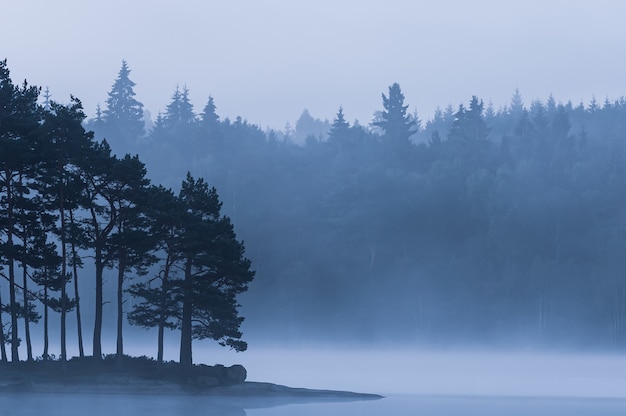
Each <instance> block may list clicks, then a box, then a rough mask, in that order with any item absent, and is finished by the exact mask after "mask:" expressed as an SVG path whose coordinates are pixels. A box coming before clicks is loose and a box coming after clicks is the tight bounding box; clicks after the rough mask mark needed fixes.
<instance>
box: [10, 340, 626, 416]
mask: <svg viewBox="0 0 626 416" xmlns="http://www.w3.org/2000/svg"><path fill="white" fill-rule="evenodd" d="M135 348H136V349H137V350H138V351H139V350H142V351H145V347H144V346H141V345H139V344H134V345H130V346H129V349H130V351H129V352H130V353H131V354H132V353H133V352H134V350H135ZM194 354H195V356H196V357H197V361H198V362H202V363H207V364H213V363H222V364H225V365H230V364H234V363H242V364H243V365H244V366H245V367H246V368H247V370H248V380H249V381H262V382H272V383H277V384H284V385H289V386H292V387H306V388H319V389H336V390H349V391H357V392H367V393H377V394H382V395H384V396H385V399H382V400H376V401H360V402H344V403H299V404H284V405H280V402H276V401H272V400H267V401H258V400H257V401H252V402H251V401H245V400H241V399H235V400H234V401H233V400H232V399H231V400H226V399H223V398H208V397H197V396H159V397H152V396H150V397H149V398H147V397H141V396H139V397H133V396H131V395H128V396H125V395H78V396H75V395H74V396H72V397H71V398H69V397H63V396H58V395H35V396H29V395H17V396H15V395H9V396H3V395H0V406H2V408H3V409H12V410H11V411H10V413H4V412H3V414H7V415H14V416H21V415H34V414H41V412H44V411H47V412H48V414H52V415H84V414H86V413H88V414H90V415H92V416H98V415H105V414H106V415H111V414H120V415H121V414H137V415H144V414H145V415H148V414H149V415H154V416H161V415H163V416H165V415H187V416H189V415H192V416H193V415H200V414H202V415H207V414H208V415H220V416H231V415H237V416H243V415H249V416H252V415H257V416H282V415H294V414H298V415H305V416H308V415H342V416H353V415H354V416H356V415H359V416H364V415H365V416H369V415H371V416H374V415H381V414H388V415H414V414H416V413H415V412H419V413H420V414H428V415H430V416H441V415H458V416H471V415H481V416H484V415H514V416H517V415H519V416H521V415H533V416H537V415H568V416H571V415H581V416H582V415H602V416H605V415H620V414H624V412H625V411H626V390H625V389H624V384H625V381H626V376H625V374H626V358H625V357H623V356H619V355H612V354H591V353H589V354H585V353H555V352H541V351H503V350H499V351H498V350H460V349H455V350H433V349H431V350H426V349H401V348H364V347H359V346H355V347H352V348H348V347H345V346H342V347H333V346H328V345H326V346H311V347H299V348H278V347H275V348H269V347H258V348H252V349H250V350H249V351H247V352H244V353H234V352H230V351H228V350H226V349H219V348H216V347H214V346H212V345H210V344H207V343H199V344H198V345H197V346H196V348H195V350H194ZM24 397H28V400H24V399H23V398H24ZM25 402H26V404H25ZM50 410H51V413H50Z"/></svg>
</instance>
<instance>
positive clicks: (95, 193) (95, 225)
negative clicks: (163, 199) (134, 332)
mask: <svg viewBox="0 0 626 416" xmlns="http://www.w3.org/2000/svg"><path fill="white" fill-rule="evenodd" d="M116 162H117V159H116V158H115V157H113V156H111V148H110V147H109V145H108V143H107V142H106V141H104V142H102V143H97V142H96V143H94V144H93V147H92V148H91V149H90V151H89V152H88V153H87V154H86V155H85V157H84V159H83V161H82V164H81V166H80V177H81V180H82V181H83V182H84V183H85V185H86V186H85V187H84V189H83V198H82V200H83V201H84V202H83V203H84V204H85V205H84V209H85V210H87V212H88V215H87V216H86V217H85V218H82V219H81V225H82V227H83V232H84V233H85V235H86V239H85V246H86V247H88V248H91V249H93V251H94V253H93V254H94V265H95V269H96V270H95V273H96V275H95V286H96V296H95V305H94V309H95V313H94V330H93V356H94V358H95V359H97V360H100V359H102V307H103V304H104V300H103V283H104V280H103V271H104V267H105V266H106V258H105V254H106V251H105V250H106V248H107V247H106V244H107V240H108V238H109V235H110V234H111V232H112V231H113V229H114V227H115V225H116V222H117V215H118V212H117V207H116V205H115V203H114V201H113V200H112V198H111V193H112V191H114V190H115V188H116V187H117V186H118V185H117V184H116V182H115V175H114V165H115V164H116Z"/></svg>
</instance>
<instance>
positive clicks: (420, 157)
mask: <svg viewBox="0 0 626 416" xmlns="http://www.w3.org/2000/svg"><path fill="white" fill-rule="evenodd" d="M3 71H4V72H3V75H2V76H3V81H2V82H3V84H2V91H5V90H7V91H8V90H11V91H14V93H13V94H14V95H15V96H16V97H18V98H11V99H13V100H15V101H9V102H14V104H15V106H16V107H15V108H22V107H20V106H23V107H24V109H23V110H20V111H19V113H20V114H22V113H24V114H27V116H26V117H25V118H24V117H22V116H20V118H19V120H18V121H19V123H18V122H17V121H16V125H15V126H9V125H7V124H5V121H4V118H3V119H2V121H0V142H1V143H2V146H3V148H2V149H1V150H0V158H1V159H2V160H1V163H2V166H3V171H2V177H1V178H0V192H1V193H0V196H1V198H2V200H1V201H0V203H1V207H0V209H1V212H0V217H1V221H2V228H1V233H0V237H1V238H2V239H3V240H2V246H1V247H2V250H3V252H2V259H3V270H2V276H4V277H5V279H4V280H5V281H3V282H0V295H1V296H2V299H1V301H0V303H1V304H2V310H1V312H2V313H1V314H0V317H2V319H3V322H5V321H6V319H7V318H8V319H9V320H8V322H7V323H6V324H4V325H3V327H4V328H6V331H5V333H4V334H3V336H4V337H5V342H7V345H11V348H12V354H17V351H15V352H13V349H16V348H17V346H16V344H17V345H19V342H20V339H19V338H18V335H17V331H16V330H14V329H15V328H20V331H21V332H22V333H24V336H25V337H26V341H28V335H27V334H28V331H29V329H28V328H29V323H33V322H36V321H37V319H39V315H40V314H43V316H44V321H45V322H47V319H49V318H48V314H49V313H50V312H54V313H55V315H53V316H57V315H58V316H60V319H61V326H60V328H61V329H60V330H61V331H62V332H63V331H65V329H64V324H63V322H64V318H63V316H64V314H66V313H68V312H69V311H70V310H72V311H74V312H76V313H78V311H79V309H80V307H83V304H84V303H85V302H90V303H88V304H87V305H88V307H89V308H93V309H94V310H95V313H94V317H95V321H94V322H95V324H94V326H95V328H94V334H95V333H96V332H97V331H98V330H97V328H99V326H101V325H102V319H103V313H105V312H104V311H103V308H102V305H103V303H105V304H106V303H107V302H111V303H112V305H107V306H106V309H105V310H106V311H107V312H106V316H107V317H110V318H111V320H112V319H113V317H116V318H117V321H116V322H117V326H116V327H117V332H118V348H123V344H122V342H121V340H122V328H126V330H132V331H136V329H131V328H127V326H126V324H127V323H130V324H132V325H134V326H142V327H147V328H155V329H157V330H158V335H157V334H155V338H157V339H158V343H159V348H158V351H159V354H160V355H159V358H160V359H162V348H163V347H162V343H163V336H164V335H163V333H164V330H165V329H175V330H180V331H181V333H184V334H185V335H184V338H185V339H187V340H189V342H186V343H185V345H191V341H190V339H191V337H195V338H210V339H215V340H218V342H221V343H222V344H224V345H226V346H229V347H231V348H234V349H236V350H243V349H245V347H246V344H245V342H244V341H241V335H242V332H245V333H246V338H247V339H248V340H249V341H251V342H254V343H255V344H269V345H273V344H280V345H298V344H307V343H310V342H320V343H323V342H325V341H328V342H330V341H329V340H332V342H334V343H337V342H339V343H346V344H349V343H355V342H356V343H358V344H359V345H381V344H387V345H403V346H411V345H439V346H440V345H468V344H469V345H477V346H480V345H490V346H493V345H500V346H514V347H534V346H538V347H561V348H595V349H605V350H612V349H622V348H624V346H625V341H626V337H625V335H626V334H625V330H626V327H625V325H626V323H625V322H624V318H625V313H626V282H625V280H624V269H625V268H624V266H626V264H624V263H625V260H624V259H625V256H624V255H623V252H624V250H626V233H625V231H626V229H625V219H626V216H625V215H624V213H625V212H624V203H625V202H626V200H625V198H624V185H625V184H626V170H625V169H624V168H625V166H626V165H624V159H625V157H626V154H625V146H624V144H625V143H626V140H625V139H626V137H625V136H626V129H625V128H626V126H625V124H626V99H624V98H619V99H616V100H610V99H608V98H607V99H606V100H604V101H603V102H601V103H599V102H597V101H596V100H595V99H594V100H592V101H591V102H590V103H580V104H573V103H572V102H570V101H567V102H561V101H557V99H555V98H554V97H552V96H550V97H549V98H548V99H547V100H545V101H540V100H536V101H532V102H530V103H529V104H525V103H524V101H523V99H522V95H521V93H520V92H519V91H515V92H514V93H513V94H512V99H511V102H510V103H509V104H507V105H505V106H502V107H499V108H494V106H493V105H491V104H489V103H488V104H485V103H484V101H483V100H482V99H480V98H479V97H475V96H474V97H468V102H467V103H462V104H459V105H458V106H456V107H453V106H447V107H446V108H445V109H443V110H437V111H436V112H435V113H434V115H433V116H432V117H431V118H429V119H427V120H422V119H421V118H420V117H419V116H418V114H416V113H410V112H409V111H408V109H409V104H407V103H405V97H404V95H403V93H402V90H401V88H400V86H399V85H398V84H397V83H393V84H391V86H389V88H388V89H386V90H384V92H383V93H382V102H381V109H380V110H379V111H377V112H376V113H375V114H374V115H373V119H372V121H371V123H369V124H367V125H363V124H361V123H359V122H357V121H355V122H349V121H348V114H349V110H350V109H349V108H345V109H344V108H341V107H339V106H338V109H337V113H336V116H335V118H334V119H333V120H332V121H326V120H319V119H315V118H314V117H313V116H312V115H311V114H309V113H308V112H307V111H306V110H305V111H303V113H302V116H301V117H300V119H299V120H298V121H297V122H296V123H295V126H294V128H291V127H289V126H287V127H286V128H285V129H284V130H282V131H278V130H271V129H265V130H264V129H262V128H260V127H259V126H257V125H254V124H250V123H248V122H247V121H246V120H245V119H244V118H243V117H236V118H235V119H234V120H231V119H229V118H221V117H220V116H219V112H218V106H217V104H216V101H215V99H214V98H213V97H208V99H207V101H206V105H205V106H204V108H203V109H202V111H198V110H196V109H194V107H193V105H192V104H191V102H192V101H191V98H190V94H191V93H190V91H189V90H188V89H187V88H186V87H184V88H182V89H181V88H179V87H176V88H175V89H174V91H173V94H172V96H171V100H170V103H169V104H168V105H167V107H166V108H165V109H164V110H163V111H162V112H161V113H159V114H158V116H157V117H156V119H155V120H154V121H152V120H150V118H149V117H147V116H146V113H145V112H144V109H143V104H142V103H141V102H140V100H139V98H138V97H136V96H135V93H134V90H133V88H134V87H135V83H134V81H132V79H131V78H132V77H131V76H130V68H129V66H128V64H127V63H126V62H123V63H122V67H121V69H120V71H119V73H118V74H117V77H116V78H115V79H114V82H113V84H112V87H111V90H110V91H109V93H108V99H107V101H106V103H105V105H104V108H100V107H98V109H97V111H96V114H95V115H94V116H93V117H92V118H89V119H87V118H86V117H85V115H84V114H83V112H82V108H81V106H80V102H79V101H78V100H77V99H72V101H71V103H70V104H68V105H61V104H57V103H55V102H54V101H51V100H50V96H49V94H48V93H44V94H41V96H39V97H38V90H37V89H35V88H34V87H28V86H27V85H26V84H25V85H24V86H23V87H22V88H21V89H20V88H18V87H14V86H13V84H12V83H11V82H10V79H9V78H8V69H6V62H5V64H4V66H3ZM112 78H113V77H112ZM7 85H8V86H10V87H7ZM16 91H17V92H16ZM3 94H6V92H3ZM0 99H2V100H7V99H8V98H6V97H3V98H0ZM37 100H39V101H37ZM3 102H7V101H3ZM37 103H38V104H37ZM268 105H270V104H268ZM2 108H5V109H6V106H3V107H2ZM3 111H5V110H3ZM34 114H36V116H34ZM2 117H5V116H4V115H3V116H2ZM31 131H36V132H37V133H36V134H34V135H32V134H31ZM92 132H93V133H92ZM31 136H32V137H31ZM31 140H32V142H31ZM4 146H6V147H4ZM21 146H26V147H25V148H24V147H21ZM50 147H51V148H50ZM25 149H28V152H26V151H25ZM40 151H42V152H43V151H46V152H49V153H45V156H42V154H40V153H39V152H40ZM29 152H34V153H32V154H31V153H29ZM16 155H20V158H19V159H17V158H16ZM22 155H27V156H22ZM132 155H136V156H132ZM16 161H18V162H17V163H16ZM180 178H185V179H184V180H183V181H182V185H181V180H180ZM151 183H158V184H160V185H159V186H154V185H150V184H151ZM209 184H210V185H209ZM213 187H214V188H213ZM138 189H140V190H141V192H138V191H137V190H138ZM218 193H219V198H218ZM222 212H223V214H222ZM231 221H232V222H231ZM30 224H32V227H33V228H32V229H31V228H30V227H31V225H30ZM203 227H207V228H203ZM235 229H236V230H237V233H236V235H235ZM215 236H220V237H219V238H218V239H216V238H215ZM237 236H239V237H241V240H238V239H237ZM207 237H209V238H210V239H211V241H204V240H203V239H204V238H207ZM244 241H245V248H246V250H245V256H244V250H243V242H244ZM216 244H218V246H216ZM216 253H218V255H216ZM31 259H32V260H31ZM87 259H89V260H90V261H91V260H92V259H93V261H95V263H94V265H93V266H92V267H93V273H92V274H93V276H92V275H91V274H89V273H87V270H88V265H87V264H86V261H87ZM98 259H99V260H98ZM44 260H45V261H44ZM81 267H84V269H81ZM190 267H191V269H189V268H190ZM83 270H84V273H83V272H82V271H83ZM188 270H189V271H188ZM252 270H254V271H252ZM19 273H22V274H23V276H21V277H20V279H21V280H19V282H18V277H17V275H18V274H19ZM79 274H80V277H81V281H82V280H83V279H84V280H90V281H93V282H95V287H96V288H97V289H98V290H96V297H95V298H94V299H93V300H92V299H89V300H87V301H85V300H84V298H83V297H81V298H80V302H79V297H78V296H77V294H78V293H80V292H79V290H78V289H76V288H74V289H72V290H68V289H67V287H69V286H70V284H73V285H74V286H75V285H76V284H77V283H78V281H79V279H78V275H79ZM83 275H84V277H83ZM103 275H107V276H111V277H112V278H113V279H114V280H115V282H117V284H116V285H115V287H112V286H106V287H104V288H103V284H102V279H103ZM63 276H65V277H64V278H63ZM196 277H199V278H198V279H195V278H196ZM221 277H224V279H225V281H222V280H220V278H221ZM253 277H254V280H253ZM131 279H132V280H131ZM194 279H195V280H194ZM207 282H208V283H210V284H209V285H206V283H207ZM33 285H34V286H33ZM248 285H249V287H248ZM100 289H102V290H100ZM246 289H249V290H247V291H246ZM7 294H8V297H7ZM185 296H187V299H188V300H187V302H186V301H185ZM18 297H20V298H21V299H18ZM207 299H210V300H211V302H205V301H206V300H207ZM218 299H219V301H218ZM126 300H131V302H128V303H126V302H125V301H126ZM239 302H240V303H241V306H239ZM113 305H117V306H115V307H116V310H115V311H113V310H112V309H113V307H112V306H113ZM199 305H211V306H210V307H209V309H208V310H202V309H201V308H199ZM185 306H186V307H187V309H185ZM239 312H241V316H240V315H239ZM190 313H194V314H197V315H198V316H194V317H193V319H191V322H194V324H193V325H195V326H193V327H192V328H191V329H189V322H190V320H189V314H190ZM243 316H245V318H246V320H245V322H244V321H243ZM216 317H217V321H218V322H217V325H216V324H215V319H216ZM196 318H197V319H196ZM55 319H57V318H55ZM18 320H21V321H22V322H23V323H18ZM197 320H198V321H200V323H195V322H196V321H197ZM185 322H186V323H185ZM185 325H186V326H185ZM40 326H41V325H38V326H37V328H39V327H40ZM43 327H44V328H47V324H44V325H43ZM55 328H56V325H55ZM79 328H80V325H79ZM100 330H101V328H100ZM79 338H80V337H79ZM61 339H62V340H63V337H61ZM95 339H96V337H95V336H94V351H93V353H94V355H98V354H102V351H101V350H99V349H98V348H97V344H98V343H97V342H96V340H95ZM182 344H183V343H181V346H182ZM3 345H4V343H3ZM63 348H64V347H63V344H61V350H62V351H63ZM81 351H82V347H81ZM118 353H121V351H120V350H119V349H118ZM81 354H82V352H81ZM190 354H191V350H190V349H189V353H188V354H187V353H185V354H183V351H182V348H181V361H182V360H183V355H185V357H187V358H185V360H189V359H190V358H191V357H190ZM44 355H45V354H44ZM5 356H6V354H5V353H3V359H6V358H5ZM15 357H16V355H13V358H14V359H15ZM61 357H64V354H63V353H61Z"/></svg>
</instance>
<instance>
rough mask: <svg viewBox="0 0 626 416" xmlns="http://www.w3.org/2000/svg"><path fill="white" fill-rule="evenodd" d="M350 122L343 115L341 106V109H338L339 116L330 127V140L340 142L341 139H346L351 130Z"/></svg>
mask: <svg viewBox="0 0 626 416" xmlns="http://www.w3.org/2000/svg"><path fill="white" fill-rule="evenodd" d="M349 129H350V124H349V123H348V122H347V121H346V119H345V117H344V116H343V108H341V107H339V111H337V116H336V117H335V120H334V121H333V124H332V126H331V128H330V134H329V136H328V141H330V142H331V143H339V142H341V141H345V140H346V139H347V136H348V132H349V131H350V130H349Z"/></svg>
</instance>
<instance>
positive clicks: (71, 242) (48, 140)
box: [38, 97, 93, 361]
mask: <svg viewBox="0 0 626 416" xmlns="http://www.w3.org/2000/svg"><path fill="white" fill-rule="evenodd" d="M49 108H50V110H49V111H47V112H46V113H45V118H44V123H43V126H42V128H43V131H44V144H43V148H44V153H45V154H46V159H45V161H43V163H42V174H41V176H40V178H39V181H38V186H39V187H40V190H39V192H40V193H41V194H42V195H43V200H44V201H45V204H46V206H47V208H48V210H49V211H51V212H55V213H58V219H59V221H58V225H57V227H56V228H55V230H54V231H55V233H56V235H57V236H58V237H59V240H60V249H61V276H65V278H64V282H65V281H69V280H71V279H70V278H69V277H67V276H68V275H70V273H69V272H68V269H67V268H68V266H70V264H74V263H75V253H76V252H75V247H76V245H77V241H76V240H77V239H80V236H78V235H77V234H76V233H70V227H71V224H68V214H69V215H70V216H73V211H75V210H76V209H78V207H79V201H80V199H81V193H82V192H83V189H82V188H83V187H84V183H83V182H82V181H81V180H80V178H79V166H80V163H81V162H80V161H81V160H82V158H83V157H84V156H85V155H86V154H87V152H88V151H89V149H90V148H91V146H93V133H92V132H86V131H85V129H84V127H83V125H82V123H83V121H84V119H85V114H84V113H83V107H82V103H81V102H80V100H78V99H76V98H75V97H71V104H69V105H61V104H57V103H55V102H51V103H50V105H49ZM68 246H70V247H73V250H72V252H71V253H72V258H70V254H68ZM73 277H74V279H77V273H76V269H75V268H74V273H73ZM74 291H75V294H74V296H75V299H70V298H69V296H68V295H67V288H66V285H65V284H63V285H62V287H61V297H60V299H61V303H60V305H59V307H60V312H61V337H60V339H61V355H60V359H61V360H62V361H64V360H65V359H66V358H67V343H66V338H67V330H66V327H67V325H66V317H67V312H68V310H69V309H70V305H75V306H76V308H77V321H78V337H79V345H81V346H82V329H81V328H80V326H81V321H80V307H79V304H78V282H77V281H75V282H74ZM66 302H67V304H66ZM79 349H80V350H81V351H80V352H81V354H82V348H79Z"/></svg>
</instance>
